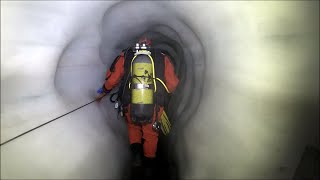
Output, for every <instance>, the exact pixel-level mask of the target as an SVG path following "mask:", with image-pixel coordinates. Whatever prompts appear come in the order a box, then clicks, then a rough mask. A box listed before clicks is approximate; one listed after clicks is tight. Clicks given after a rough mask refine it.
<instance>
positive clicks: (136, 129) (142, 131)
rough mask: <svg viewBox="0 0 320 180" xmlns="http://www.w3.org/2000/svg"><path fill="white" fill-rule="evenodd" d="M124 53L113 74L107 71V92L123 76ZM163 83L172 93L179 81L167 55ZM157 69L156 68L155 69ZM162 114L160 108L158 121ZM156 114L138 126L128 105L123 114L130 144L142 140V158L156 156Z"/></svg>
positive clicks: (161, 108) (165, 56) (105, 84)
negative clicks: (150, 119) (149, 120)
mask: <svg viewBox="0 0 320 180" xmlns="http://www.w3.org/2000/svg"><path fill="white" fill-rule="evenodd" d="M163 55H164V54H163ZM124 61H125V57H124V53H123V52H122V53H121V54H120V57H119V59H118V60H117V62H116V64H115V66H114V69H113V72H111V71H110V69H109V70H108V72H107V74H106V77H107V80H106V81H105V83H104V86H105V88H106V89H107V90H111V89H113V88H114V87H116V86H117V85H118V84H119V82H120V80H121V79H122V77H123V76H124ZM164 64H165V65H164V83H165V84H166V86H167V87H168V89H169V91H170V92H174V91H175V89H176V87H177V85H178V83H179V79H178V78H177V76H176V75H175V73H174V67H173V65H172V63H171V60H170V58H169V57H168V56H167V55H164ZM155 68H157V67H155ZM162 112H163V107H160V111H159V112H158V120H160V116H161V114H162ZM155 114H156V113H153V120H152V123H149V124H144V125H138V124H134V123H133V121H132V119H131V116H130V105H129V107H128V111H127V112H126V113H125V118H126V121H127V125H128V134H129V141H130V144H133V143H141V139H142V138H143V139H144V144H143V150H144V156H145V157H148V158H154V157H155V156H156V151H157V144H158V135H159V133H158V132H157V131H155V130H153V128H152V124H153V123H154V122H155V120H156V118H155V116H156V115H155Z"/></svg>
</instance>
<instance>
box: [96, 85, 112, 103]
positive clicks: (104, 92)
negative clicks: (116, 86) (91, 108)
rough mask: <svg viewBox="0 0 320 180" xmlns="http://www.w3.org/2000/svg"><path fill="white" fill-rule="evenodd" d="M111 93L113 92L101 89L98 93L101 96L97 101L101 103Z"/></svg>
mask: <svg viewBox="0 0 320 180" xmlns="http://www.w3.org/2000/svg"><path fill="white" fill-rule="evenodd" d="M110 92H111V90H107V89H105V88H104V87H101V88H100V89H98V91H97V93H98V94H99V95H98V96H97V97H96V101H100V100H101V99H102V98H103V97H104V96H106V95H107V94H109V93H110Z"/></svg>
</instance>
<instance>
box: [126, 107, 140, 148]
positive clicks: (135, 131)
mask: <svg viewBox="0 0 320 180" xmlns="http://www.w3.org/2000/svg"><path fill="white" fill-rule="evenodd" d="M125 116H126V120H127V126H128V134H129V142H130V144H133V143H141V138H142V131H141V125H137V124H134V123H133V121H132V119H131V116H130V106H129V107H128V112H127V113H125Z"/></svg>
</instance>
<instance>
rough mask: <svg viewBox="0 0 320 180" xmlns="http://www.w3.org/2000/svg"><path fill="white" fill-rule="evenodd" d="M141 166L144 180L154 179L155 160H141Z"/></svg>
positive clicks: (145, 158)
mask: <svg viewBox="0 0 320 180" xmlns="http://www.w3.org/2000/svg"><path fill="white" fill-rule="evenodd" d="M143 166H144V177H145V178H146V179H150V178H154V177H156V174H155V168H156V158H147V157H144V158H143Z"/></svg>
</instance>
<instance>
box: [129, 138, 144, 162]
mask: <svg viewBox="0 0 320 180" xmlns="http://www.w3.org/2000/svg"><path fill="white" fill-rule="evenodd" d="M130 149H131V162H132V166H133V167H139V166H141V165H142V145H141V144H140V143H133V144H131V145H130Z"/></svg>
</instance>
